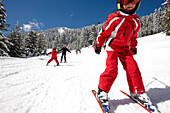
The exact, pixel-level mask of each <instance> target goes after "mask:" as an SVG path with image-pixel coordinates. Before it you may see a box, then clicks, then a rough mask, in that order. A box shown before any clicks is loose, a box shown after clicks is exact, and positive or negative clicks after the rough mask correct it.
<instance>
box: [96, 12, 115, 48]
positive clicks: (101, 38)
mask: <svg viewBox="0 0 170 113" xmlns="http://www.w3.org/2000/svg"><path fill="white" fill-rule="evenodd" d="M112 19H113V16H112V15H109V16H108V19H107V20H106V23H105V25H104V27H103V28H102V30H101V31H100V33H99V35H98V37H97V39H96V45H97V46H98V47H101V46H102V45H103V44H104V42H105V40H106V39H107V38H108V37H109V36H110V35H111V33H112V31H113V30H114V22H113V21H112Z"/></svg>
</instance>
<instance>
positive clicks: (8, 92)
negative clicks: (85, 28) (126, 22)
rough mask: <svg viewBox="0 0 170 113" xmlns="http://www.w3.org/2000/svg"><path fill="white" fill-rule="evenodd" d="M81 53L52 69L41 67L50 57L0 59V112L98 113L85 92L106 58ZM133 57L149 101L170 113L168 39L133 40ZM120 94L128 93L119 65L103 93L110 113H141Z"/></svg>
mask: <svg viewBox="0 0 170 113" xmlns="http://www.w3.org/2000/svg"><path fill="white" fill-rule="evenodd" d="M81 51H82V53H81V54H78V55H76V53H75V51H72V53H71V54H70V53H68V54H67V61H68V62H67V63H61V64H60V65H61V66H59V67H54V65H55V61H52V62H51V63H50V64H49V66H45V65H46V62H47V61H48V60H49V59H50V55H49V56H41V57H33V58H27V59H26V58H9V57H0V113H102V111H101V110H100V107H99V105H98V103H97V101H96V100H95V98H94V96H93V95H92V93H91V90H92V89H95V90H97V85H98V80H99V75H100V74H101V73H102V72H103V71H104V69H105V60H106V53H105V51H104V50H102V52H101V55H97V54H95V53H94V50H93V48H92V47H89V48H84V49H82V50H81ZM60 56H61V54H58V59H59V60H60ZM134 57H135V59H136V61H137V63H138V65H139V68H140V70H141V73H142V76H143V81H144V85H145V88H146V91H147V93H148V95H149V96H150V98H151V100H152V101H153V103H154V104H155V105H156V106H157V107H158V110H159V111H160V112H161V113H170V37H168V36H165V34H162V33H159V34H156V35H151V36H147V37H142V38H139V39H138V54H137V55H135V56H134ZM120 90H123V91H125V92H128V85H127V81H126V73H125V71H124V70H123V67H122V65H121V63H120V62H119V73H118V77H117V79H116V81H115V82H114V84H113V86H112V88H111V90H110V93H109V98H110V104H111V109H112V113H147V111H145V110H144V109H143V108H141V107H140V106H139V105H137V104H134V103H133V102H132V101H131V100H130V99H129V98H127V97H126V96H125V95H123V94H121V92H120Z"/></svg>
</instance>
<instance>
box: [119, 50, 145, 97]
mask: <svg viewBox="0 0 170 113" xmlns="http://www.w3.org/2000/svg"><path fill="white" fill-rule="evenodd" d="M119 59H120V61H121V63H122V65H123V68H124V70H125V71H126V75H127V81H128V85H129V90H130V92H131V93H138V94H139V93H144V92H145V89H144V85H143V81H142V76H141V73H140V70H139V68H138V65H137V63H136V61H135V59H134V58H133V56H132V55H131V54H130V53H127V54H119Z"/></svg>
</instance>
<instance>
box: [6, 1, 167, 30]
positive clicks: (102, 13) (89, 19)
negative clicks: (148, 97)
mask: <svg viewBox="0 0 170 113" xmlns="http://www.w3.org/2000/svg"><path fill="white" fill-rule="evenodd" d="M3 3H4V4H6V6H5V7H4V8H5V9H6V10H7V12H6V13H7V17H6V20H7V23H8V24H11V26H12V27H14V25H15V24H16V22H17V20H18V21H19V25H20V26H21V27H23V26H25V27H29V25H31V26H34V27H36V28H37V30H46V29H51V28H55V27H68V28H71V29H75V28H82V27H85V26H89V25H92V24H97V22H105V20H106V19H107V16H108V15H109V14H111V13H113V10H115V9H117V5H116V0H5V1H3ZM162 3H164V0H142V2H141V5H140V8H139V10H138V11H137V15H138V16H139V17H142V16H145V15H149V14H150V13H153V12H154V10H155V9H158V8H159V7H162V6H161V4H162Z"/></svg>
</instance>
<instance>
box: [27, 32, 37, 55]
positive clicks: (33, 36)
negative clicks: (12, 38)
mask: <svg viewBox="0 0 170 113" xmlns="http://www.w3.org/2000/svg"><path fill="white" fill-rule="evenodd" d="M36 43H37V32H36V31H33V30H31V31H30V32H29V33H28V35H27V36H25V52H26V56H27V57H31V56H35V55H36Z"/></svg>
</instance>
